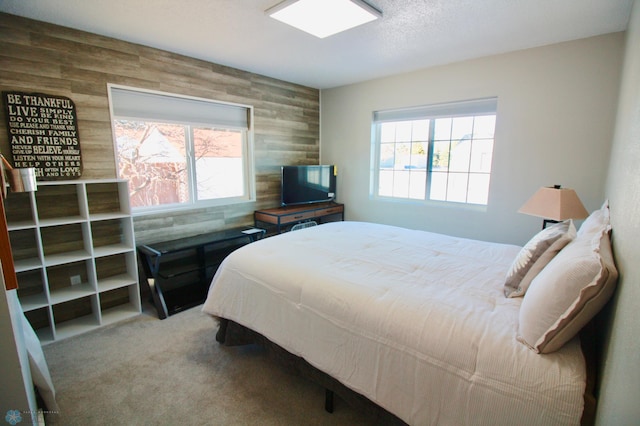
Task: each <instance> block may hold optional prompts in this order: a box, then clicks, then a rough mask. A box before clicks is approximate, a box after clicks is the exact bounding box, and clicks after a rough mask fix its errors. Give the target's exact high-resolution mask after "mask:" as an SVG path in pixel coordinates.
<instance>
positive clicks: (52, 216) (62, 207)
mask: <svg viewBox="0 0 640 426" xmlns="http://www.w3.org/2000/svg"><path fill="white" fill-rule="evenodd" d="M81 190H82V186H81V185H80V184H77V185H69V184H64V185H63V184H50V185H49V184H44V185H43V184H41V185H38V190H37V191H36V192H35V194H36V205H37V206H38V220H39V222H40V224H41V225H49V224H58V223H68V222H76V221H78V220H83V219H86V218H87V214H86V212H83V211H82V210H83V209H81V203H80V201H81V198H80V195H79V192H80V191H81ZM44 206H46V208H44Z"/></svg>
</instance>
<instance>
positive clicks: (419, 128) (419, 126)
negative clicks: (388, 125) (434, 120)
mask: <svg viewBox="0 0 640 426" xmlns="http://www.w3.org/2000/svg"><path fill="white" fill-rule="evenodd" d="M429 121H430V120H416V121H414V122H413V133H412V136H411V140H413V141H428V140H429Z"/></svg>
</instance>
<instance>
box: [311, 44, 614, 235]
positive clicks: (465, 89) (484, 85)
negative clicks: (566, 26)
mask: <svg viewBox="0 0 640 426" xmlns="http://www.w3.org/2000/svg"><path fill="white" fill-rule="evenodd" d="M623 48H624V34H623V33H616V34H609V35H604V36H599V37H593V38H589V39H583V40H578V41H573V42H567V43H561V44H556V45H552V46H547V47H541V48H535V49H528V50H523V51H518V52H515V53H508V54H503V55H497V56H491V57H485V58H480V59H477V60H471V61H465V62H460V63H455V64H451V65H446V66H441V67H435V68H429V69H424V70H420V71H417V72H413V73H409V74H403V75H397V76H392V77H388V78H383V79H378V80H373V81H369V82H365V83H360V84H354V85H349V86H344V87H339V88H335V89H330V90H323V91H322V93H321V99H322V101H321V162H322V163H326V164H329V163H334V164H337V165H338V171H339V174H338V200H339V201H341V202H344V203H345V209H346V218H347V219H348V220H364V221H372V222H380V223H388V224H396V225H401V226H405V227H409V228H415V229H425V230H431V231H436V232H442V233H446V234H452V235H460V236H465V237H471V238H478V239H485V240H493V241H499V242H509V243H516V244H524V243H525V242H526V241H527V240H528V239H529V238H530V237H531V236H532V235H533V234H534V233H535V232H536V231H537V230H538V229H539V228H540V226H541V225H542V220H541V219H538V218H534V217H531V216H526V215H523V214H518V213H517V212H516V211H517V209H518V208H519V207H520V206H521V205H522V204H523V203H524V202H525V201H526V200H527V199H528V197H529V196H531V195H532V194H533V192H534V191H535V190H536V189H538V188H539V187H540V186H547V185H553V184H561V185H563V186H564V187H569V188H574V189H576V191H577V192H578V194H579V196H580V197H581V199H582V201H583V202H584V204H585V206H586V207H587V209H588V210H594V209H596V208H598V207H599V206H600V205H601V204H602V202H603V199H604V186H605V179H606V175H607V168H608V163H609V154H610V148H611V139H612V135H613V129H614V122H615V112H616V104H617V97H618V85H619V75H620V69H621V66H622V58H623ZM489 96H498V119H497V124H496V139H495V148H494V161H493V169H492V176H491V188H490V194H489V205H488V206H487V208H486V209H469V208H461V207H460V205H454V206H446V205H443V204H442V203H440V204H436V203H431V204H428V205H424V204H410V203H405V204H401V205H399V204H397V203H390V202H384V201H379V200H378V201H376V200H373V199H371V198H370V196H369V180H370V172H369V168H370V157H371V155H370V153H371V117H372V112H373V111H376V110H381V109H389V108H399V107H409V106H417V105H427V104H432V103H439V102H448V101H456V100H465V99H474V98H483V97H489Z"/></svg>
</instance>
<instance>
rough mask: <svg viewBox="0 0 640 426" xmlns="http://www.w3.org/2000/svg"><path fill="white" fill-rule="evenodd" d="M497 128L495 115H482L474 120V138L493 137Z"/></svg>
mask: <svg viewBox="0 0 640 426" xmlns="http://www.w3.org/2000/svg"><path fill="white" fill-rule="evenodd" d="M495 128H496V116H495V115H481V116H479V117H476V118H475V120H474V122H473V137H474V139H493V134H494V133H495Z"/></svg>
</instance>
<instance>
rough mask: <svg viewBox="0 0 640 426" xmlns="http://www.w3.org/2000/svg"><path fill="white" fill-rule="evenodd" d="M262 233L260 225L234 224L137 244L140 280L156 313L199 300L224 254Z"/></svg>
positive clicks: (162, 316)
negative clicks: (209, 230) (190, 234)
mask: <svg viewBox="0 0 640 426" xmlns="http://www.w3.org/2000/svg"><path fill="white" fill-rule="evenodd" d="M264 234H265V230H263V229H258V228H252V229H246V228H236V229H226V230H223V231H217V232H209V233H206V234H200V235H195V236H193V237H186V238H179V239H176V240H170V241H162V242H158V243H153V244H145V245H140V246H138V252H139V253H140V261H141V263H142V267H143V269H144V272H145V275H146V280H143V281H146V283H147V284H148V287H149V291H150V293H151V297H152V299H153V303H154V305H155V307H156V310H157V311H158V317H160V319H165V318H166V317H167V316H169V315H172V314H175V313H177V312H180V311H182V310H184V309H187V308H190V307H192V306H196V305H198V304H200V303H202V302H203V301H204V300H205V298H206V296H207V292H208V290H209V284H210V283H211V279H212V278H213V274H215V272H216V270H217V269H218V266H219V265H220V263H222V261H223V260H224V258H225V257H226V256H227V255H228V254H229V253H231V252H232V251H234V250H236V249H237V248H239V247H241V246H243V245H245V244H249V243H251V242H254V241H256V240H259V239H260V238H262V236H263V235H264Z"/></svg>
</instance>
